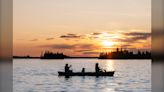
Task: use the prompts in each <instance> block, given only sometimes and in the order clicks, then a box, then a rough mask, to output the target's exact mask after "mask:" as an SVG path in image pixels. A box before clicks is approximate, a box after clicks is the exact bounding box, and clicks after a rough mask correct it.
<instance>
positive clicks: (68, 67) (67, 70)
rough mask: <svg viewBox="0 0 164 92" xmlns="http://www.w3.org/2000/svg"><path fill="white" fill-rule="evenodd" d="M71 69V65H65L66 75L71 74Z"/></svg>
mask: <svg viewBox="0 0 164 92" xmlns="http://www.w3.org/2000/svg"><path fill="white" fill-rule="evenodd" d="M70 67H71V65H70V66H68V64H66V65H65V72H66V73H68V72H71V70H70Z"/></svg>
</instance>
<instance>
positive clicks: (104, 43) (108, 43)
mask: <svg viewBox="0 0 164 92" xmlns="http://www.w3.org/2000/svg"><path fill="white" fill-rule="evenodd" d="M114 44H115V42H111V41H108V40H104V41H102V45H103V46H105V47H109V46H113V45H114Z"/></svg>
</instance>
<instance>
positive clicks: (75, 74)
mask: <svg viewBox="0 0 164 92" xmlns="http://www.w3.org/2000/svg"><path fill="white" fill-rule="evenodd" d="M114 72H115V71H108V72H98V73H96V72H68V73H65V72H61V71H59V72H58V74H59V76H113V75H114Z"/></svg>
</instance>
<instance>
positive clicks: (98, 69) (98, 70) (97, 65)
mask: <svg viewBox="0 0 164 92" xmlns="http://www.w3.org/2000/svg"><path fill="white" fill-rule="evenodd" d="M95 71H96V73H98V72H100V71H101V69H100V67H99V64H98V63H96V65H95Z"/></svg>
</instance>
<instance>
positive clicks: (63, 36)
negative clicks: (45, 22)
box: [60, 33, 82, 39]
mask: <svg viewBox="0 0 164 92" xmlns="http://www.w3.org/2000/svg"><path fill="white" fill-rule="evenodd" d="M60 38H65V39H70V38H71V39H77V38H78V39H79V38H82V35H77V34H71V33H68V34H66V35H61V36H60Z"/></svg>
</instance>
